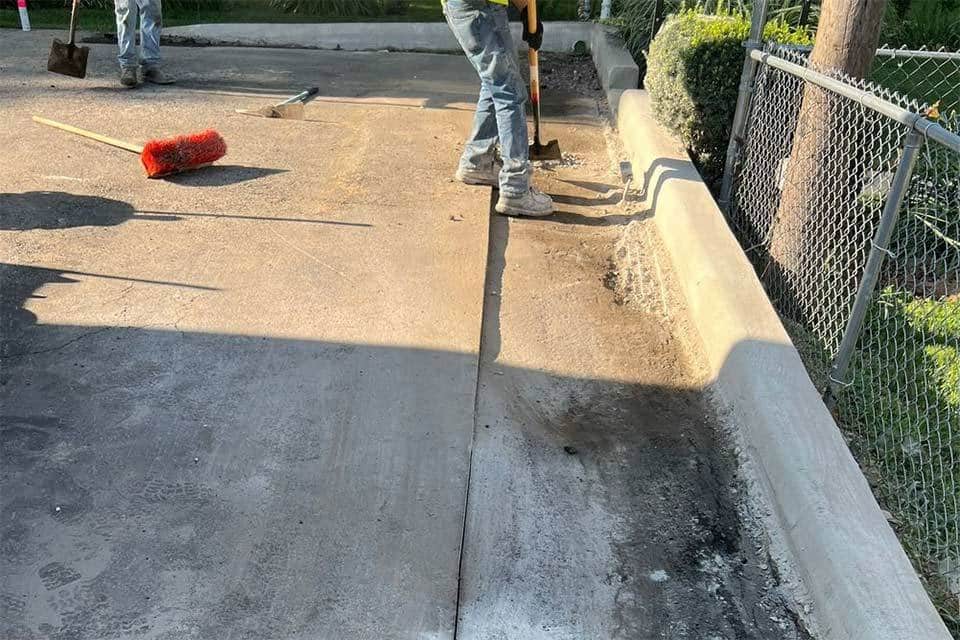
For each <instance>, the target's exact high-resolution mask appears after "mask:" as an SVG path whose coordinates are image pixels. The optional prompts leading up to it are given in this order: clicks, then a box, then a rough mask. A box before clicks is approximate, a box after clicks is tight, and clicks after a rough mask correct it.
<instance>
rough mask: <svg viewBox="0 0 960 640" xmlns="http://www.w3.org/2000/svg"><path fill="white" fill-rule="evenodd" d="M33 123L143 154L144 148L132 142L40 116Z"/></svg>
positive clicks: (34, 117)
mask: <svg viewBox="0 0 960 640" xmlns="http://www.w3.org/2000/svg"><path fill="white" fill-rule="evenodd" d="M33 121H34V122H39V123H40V124H45V125H47V126H48V127H53V128H55V129H62V130H64V131H69V132H70V133H73V134H76V135H78V136H83V137H84V138H90V139H91V140H96V141H97V142H102V143H104V144H109V145H110V146H112V147H119V148H120V149H124V150H126V151H132V152H133V153H137V154H139V153H142V152H143V147H141V146H139V145H136V144H133V143H130V142H124V141H123V140H117V139H116V138H110V137H108V136H102V135H100V134H99V133H94V132H92V131H87V130H86V129H80V128H78V127H72V126H70V125H69V124H63V123H62V122H56V121H54V120H47V119H46V118H41V117H40V116H33Z"/></svg>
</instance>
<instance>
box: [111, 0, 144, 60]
mask: <svg viewBox="0 0 960 640" xmlns="http://www.w3.org/2000/svg"><path fill="white" fill-rule="evenodd" d="M114 9H115V10H116V14H117V45H118V47H119V49H120V51H119V55H117V60H118V61H119V62H120V68H121V69H136V68H137V64H138V63H139V60H138V59H137V0H114Z"/></svg>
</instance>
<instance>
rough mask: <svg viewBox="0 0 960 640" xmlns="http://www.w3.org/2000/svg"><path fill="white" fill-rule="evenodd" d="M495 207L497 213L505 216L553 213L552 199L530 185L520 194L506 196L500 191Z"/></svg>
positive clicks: (532, 215) (540, 216) (537, 216)
mask: <svg viewBox="0 0 960 640" xmlns="http://www.w3.org/2000/svg"><path fill="white" fill-rule="evenodd" d="M495 208H496V210H497V213H502V214H503V215H505V216H529V217H533V218H542V217H543V216H548V215H550V214H551V213H553V200H551V199H550V196H548V195H547V194H545V193H541V192H540V191H537V190H536V189H534V188H533V187H530V190H529V191H528V192H527V193H526V194H524V195H522V196H508V195H506V194H504V193H501V194H500V200H498V201H497V206H496V207H495Z"/></svg>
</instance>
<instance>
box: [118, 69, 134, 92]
mask: <svg viewBox="0 0 960 640" xmlns="http://www.w3.org/2000/svg"><path fill="white" fill-rule="evenodd" d="M120 84H122V85H123V86H125V87H127V88H131V87H135V86H137V68H136V67H120Z"/></svg>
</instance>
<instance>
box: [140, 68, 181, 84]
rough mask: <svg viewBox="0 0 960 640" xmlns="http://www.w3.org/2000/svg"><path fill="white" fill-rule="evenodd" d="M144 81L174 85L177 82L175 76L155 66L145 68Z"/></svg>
mask: <svg viewBox="0 0 960 640" xmlns="http://www.w3.org/2000/svg"><path fill="white" fill-rule="evenodd" d="M143 81H144V82H152V83H153V84H173V83H174V82H176V80H174V78H173V76H171V75H169V74H168V73H167V72H165V71H164V70H163V69H162V68H160V67H158V66H155V65H152V66H149V67H147V66H144V67H143Z"/></svg>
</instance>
